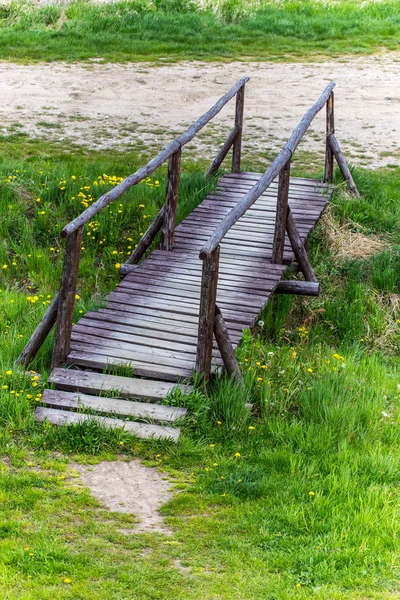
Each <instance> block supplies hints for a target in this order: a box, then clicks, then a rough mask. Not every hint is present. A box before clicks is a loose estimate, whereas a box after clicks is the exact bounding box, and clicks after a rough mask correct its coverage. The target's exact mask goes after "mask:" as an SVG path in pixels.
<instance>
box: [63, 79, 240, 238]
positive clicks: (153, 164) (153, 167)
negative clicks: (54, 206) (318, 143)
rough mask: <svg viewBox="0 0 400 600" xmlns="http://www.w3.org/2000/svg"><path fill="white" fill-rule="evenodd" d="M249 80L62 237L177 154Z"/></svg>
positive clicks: (90, 209) (82, 217)
mask: <svg viewBox="0 0 400 600" xmlns="http://www.w3.org/2000/svg"><path fill="white" fill-rule="evenodd" d="M249 79H250V77H243V79H240V80H239V81H238V82H237V83H235V85H234V86H232V88H231V89H230V90H229V92H227V93H226V94H225V95H224V96H222V97H221V98H220V99H219V100H218V102H216V103H215V104H214V106H213V107H212V108H210V110H208V111H207V112H206V113H204V114H203V115H202V116H201V117H200V118H199V119H197V121H195V123H193V124H192V125H191V126H190V127H189V128H188V129H187V130H186V131H185V132H184V133H182V134H181V135H178V137H176V138H175V139H174V140H173V141H172V142H170V143H169V144H167V146H165V148H163V149H162V150H161V152H159V153H158V154H157V156H155V157H154V158H152V159H151V160H150V161H149V162H148V163H147V164H146V165H145V166H144V167H141V168H140V169H139V170H138V171H136V172H135V173H133V174H132V175H129V176H128V177H126V178H125V179H124V181H122V182H121V183H119V184H118V185H116V186H115V187H114V188H113V189H112V190H110V191H109V192H107V193H106V194H103V196H100V198H99V199H98V200H96V202H94V203H93V204H92V205H91V206H89V208H87V209H86V210H85V211H83V213H82V214H80V215H79V216H78V217H76V219H74V220H73V221H71V222H70V223H68V225H66V226H65V227H64V229H63V230H62V231H61V235H62V237H68V236H69V235H71V233H73V232H74V231H76V230H77V229H78V228H79V227H82V225H85V223H88V222H89V221H90V219H92V218H93V217H94V216H95V215H97V214H98V213H99V212H100V211H101V210H102V209H103V208H104V207H105V206H107V205H108V204H110V202H113V201H114V200H117V199H118V198H119V197H120V196H122V194H124V193H125V192H126V191H127V190H129V189H130V188H131V187H133V186H134V185H136V184H137V183H139V181H142V180H143V179H145V178H146V177H149V175H151V174H152V173H153V172H154V171H155V170H156V169H158V167H160V166H161V165H162V164H163V163H164V162H165V161H166V160H168V159H169V157H170V156H172V155H173V154H175V152H178V150H180V148H182V147H183V146H184V145H185V144H187V143H188V142H190V141H191V140H192V139H193V138H194V136H195V135H196V133H198V132H199V131H200V129H202V128H203V127H205V125H207V123H209V122H210V121H211V119H213V118H214V117H215V115H217V114H218V113H219V112H220V111H221V110H222V108H223V107H224V106H225V104H227V103H228V102H229V100H231V99H232V98H233V97H234V96H235V95H236V94H237V93H238V92H239V91H240V90H241V89H242V88H243V86H244V85H245V84H246V83H247V82H248V81H249Z"/></svg>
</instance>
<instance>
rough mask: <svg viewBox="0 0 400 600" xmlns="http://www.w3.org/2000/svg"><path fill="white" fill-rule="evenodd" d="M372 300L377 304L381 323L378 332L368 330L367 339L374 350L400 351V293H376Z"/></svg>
mask: <svg viewBox="0 0 400 600" xmlns="http://www.w3.org/2000/svg"><path fill="white" fill-rule="evenodd" d="M374 300H375V302H376V304H377V305H378V306H379V308H380V310H381V312H382V315H383V323H382V329H381V332H380V334H378V335H377V334H376V331H375V332H374V333H372V332H370V331H368V333H367V336H366V338H367V341H368V342H369V343H370V344H371V346H372V347H373V348H374V349H375V350H376V349H379V350H384V351H386V352H389V353H395V354H398V353H399V351H400V329H399V316H400V294H384V293H376V294H375V295H374Z"/></svg>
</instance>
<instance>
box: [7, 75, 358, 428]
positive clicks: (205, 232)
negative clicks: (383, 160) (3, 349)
mask: <svg viewBox="0 0 400 600" xmlns="http://www.w3.org/2000/svg"><path fill="white" fill-rule="evenodd" d="M247 81H248V78H245V79H242V80H241V81H239V82H238V83H237V84H236V85H235V86H233V88H232V89H231V90H230V91H229V92H228V93H227V94H226V95H225V96H223V97H222V98H221V99H220V100H219V101H218V102H217V103H216V104H215V105H214V106H213V107H212V108H211V109H210V110H209V111H208V112H207V113H205V114H204V115H203V116H202V117H201V118H200V119H199V120H198V121H196V123H194V124H193V125H192V126H191V127H189V129H188V130H187V131H186V132H185V133H184V134H182V135H180V136H179V137H177V138H176V139H175V140H174V141H173V142H171V143H170V144H168V145H167V146H166V147H165V148H164V149H163V150H162V151H161V152H160V153H159V154H158V155H157V156H156V157H155V158H153V159H152V160H151V161H150V162H149V163H148V164H147V165H145V166H144V167H142V168H141V169H139V171H137V172H136V173H134V174H133V175H130V176H129V177H127V178H126V179H125V180H124V181H123V182H122V183H120V184H119V185H117V186H116V187H115V188H113V189H112V190H111V191H110V192H108V193H106V194H105V195H103V196H102V197H101V198H99V199H98V200H97V201H96V202H95V203H94V204H93V205H92V206H90V207H89V208H88V209H86V210H85V211H84V212H83V213H82V214H81V215H80V216H78V217H77V218H76V219H75V220H74V221H72V222H71V223H69V224H68V225H67V226H66V227H64V229H63V231H62V236H63V237H66V247H65V255H64V267H63V273H62V281H61V286H60V290H59V292H58V293H57V295H56V296H55V298H54V300H53V302H52V303H51V305H50V306H49V308H48V310H47V312H46V314H45V315H44V317H43V319H42V321H41V323H40V324H39V326H38V328H37V329H36V331H35V333H34V334H33V336H32V338H31V339H30V341H29V342H28V344H27V345H26V347H25V349H24V350H23V352H22V354H21V355H20V357H19V358H18V361H17V362H18V363H19V364H23V365H25V366H27V365H28V364H29V363H30V362H31V360H32V359H33V358H34V356H35V355H36V352H37V351H38V349H39V347H40V346H41V344H42V343H43V341H44V339H45V338H46V336H47V335H48V333H49V332H50V330H51V329H52V327H53V325H54V324H55V340H54V348H53V358H52V372H51V374H50V377H49V379H48V388H47V389H46V390H45V392H44V394H43V398H42V401H43V402H42V406H41V407H38V408H37V410H36V418H37V419H38V420H45V419H48V420H49V421H50V422H52V423H55V424H62V423H75V422H78V421H80V420H82V419H86V418H94V419H97V420H100V421H102V422H103V423H104V424H106V425H109V426H113V427H125V428H126V429H127V430H129V431H132V432H133V433H135V434H136V435H138V436H141V437H152V436H154V437H170V438H173V439H177V437H178V435H179V429H178V428H177V427H176V424H177V423H178V424H179V420H180V419H182V418H183V417H184V415H185V412H186V411H185V409H182V408H176V407H170V406H166V405H164V404H162V405H160V404H157V402H158V401H159V400H162V399H164V398H165V397H166V396H167V395H168V393H170V392H171V391H172V389H173V388H174V387H175V386H180V387H181V388H183V389H190V385H191V381H192V377H193V374H194V373H195V372H197V373H198V374H200V375H201V376H202V377H203V379H204V381H205V382H207V381H208V380H209V378H210V377H211V376H212V374H213V372H215V371H216V370H218V369H220V368H223V367H225V368H226V370H227V372H228V374H229V375H231V376H234V377H236V378H238V379H240V378H241V375H240V370H239V366H238V363H237V360H236V357H235V352H234V350H235V348H236V347H237V346H238V344H239V343H240V340H241V337H242V333H243V330H244V329H246V328H249V327H252V326H253V325H254V324H255V322H256V320H257V318H258V316H259V314H260V312H261V311H262V310H263V308H264V307H265V306H266V304H267V302H268V300H269V299H270V297H271V295H272V294H273V293H292V294H306V295H318V293H319V284H318V282H317V279H316V277H315V274H314V271H313V269H312V266H311V264H310V261H309V258H308V254H307V249H306V247H307V246H306V244H307V236H308V235H309V233H310V232H311V231H312V230H313V228H314V227H315V225H316V223H317V221H318V219H319V218H320V217H321V215H322V213H323V211H324V209H325V207H326V205H327V203H328V201H329V198H330V196H331V194H332V191H333V185H332V181H333V159H334V157H336V159H337V162H338V164H339V166H340V168H341V170H342V173H343V175H344V177H345V178H346V180H347V182H348V185H349V187H350V189H351V190H352V191H353V192H354V193H358V192H357V190H356V188H355V185H354V182H353V180H352V178H351V175H350V172H349V170H348V168H347V165H346V163H345V161H344V158H343V155H342V153H341V151H340V148H339V145H338V143H337V140H336V138H335V136H334V118H333V116H334V113H333V91H332V90H333V87H334V85H335V84H334V83H331V84H330V85H328V87H327V88H326V89H325V91H324V92H323V94H322V95H321V97H320V98H319V100H318V101H317V102H316V103H315V104H314V105H313V106H312V107H311V108H310V109H309V110H308V111H307V112H306V114H305V115H304V117H303V119H302V120H301V121H300V123H299V125H298V127H297V128H296V129H295V131H294V132H293V134H292V136H291V137H290V139H289V140H288V142H287V143H286V144H285V146H284V147H283V149H282V150H281V151H280V152H279V154H278V155H277V157H276V158H275V160H274V161H273V162H272V164H271V165H270V166H269V168H268V169H267V170H266V172H265V173H264V174H258V173H251V172H241V170H240V159H241V146H242V130H243V107H244V89H245V84H246V82H247ZM234 97H236V112H235V124H234V127H233V129H232V131H231V133H230V134H229V136H228V138H227V140H226V142H225V144H224V145H223V147H222V148H221V150H220V152H219V153H218V155H217V157H216V158H215V160H214V161H213V163H212V165H211V167H210V169H209V171H208V174H209V175H212V174H214V173H215V172H216V171H217V170H218V169H219V167H220V165H221V164H222V161H223V160H224V159H225V157H226V155H227V154H228V152H229V151H230V149H232V170H231V173H229V174H226V175H224V176H223V177H222V178H221V179H220V180H219V181H218V183H217V186H216V189H215V191H213V192H212V193H211V194H209V195H208V196H207V198H206V199H205V200H204V201H203V202H202V203H201V204H199V206H197V208H196V209H195V210H194V211H193V212H192V213H191V214H190V215H189V216H188V217H187V218H186V219H185V220H184V221H183V222H182V223H181V224H180V225H179V226H177V227H176V224H175V221H176V209H177V203H178V191H179V177H180V164H181V153H182V148H183V146H184V145H185V144H187V143H188V142H189V141H190V140H191V139H193V137H194V136H195V134H196V133H197V132H198V131H199V130H200V129H202V128H203V127H204V126H205V125H206V124H207V123H208V122H209V121H210V120H211V119H212V118H213V117H214V116H215V115H216V114H217V113H218V112H219V111H220V110H221V109H222V107H223V106H225V104H226V103H227V102H228V101H229V100H231V99H232V98H234ZM325 105H326V111H327V112H326V114H327V119H326V160H325V177H324V181H323V182H322V181H315V180H312V179H304V178H295V177H290V161H291V158H292V155H293V153H294V151H295V149H296V147H297V146H298V144H299V142H300V140H301V139H302V137H303V135H304V133H305V132H306V131H307V129H308V127H309V126H310V123H311V122H312V120H313V118H314V117H315V115H316V114H317V113H318V112H319V111H320V110H321V109H322V108H323V107H324V106H325ZM167 160H168V161H169V162H168V176H167V190H166V202H165V205H164V206H163V208H162V209H161V210H160V212H159V214H158V215H157V216H156V217H155V219H154V221H153V223H152V224H151V225H150V227H149V228H148V230H147V232H146V233H145V234H144V235H143V237H142V238H141V241H140V243H139V244H138V246H137V247H136V249H135V251H134V252H133V254H132V255H131V256H130V258H129V259H128V261H127V263H126V264H124V265H122V266H121V275H122V280H121V282H120V283H119V285H117V287H116V288H115V289H114V290H113V291H112V292H111V293H110V294H109V295H108V297H107V303H106V306H105V307H104V308H100V309H99V310H98V311H96V312H94V311H92V312H88V313H87V314H86V315H84V317H82V318H81V319H80V320H79V321H78V322H77V323H76V325H73V314H74V302H75V295H76V285H77V278H78V267H79V255H80V249H81V243H82V230H83V227H84V225H85V224H86V223H88V222H89V221H90V220H91V219H92V218H93V217H94V216H95V215H96V214H98V213H99V212H100V211H101V210H102V209H103V208H104V207H105V206H106V205H107V204H109V203H110V202H112V201H114V200H116V199H117V198H119V197H120V196H121V195H122V194H123V193H124V192H125V191H126V190H128V189H129V188H131V187H132V186H133V185H136V184H137V183H139V182H140V181H142V180H143V179H144V178H146V177H148V176H149V175H150V174H151V173H153V172H154V171H155V170H156V169H157V168H158V167H159V166H160V165H162V164H163V163H164V162H165V161H167ZM160 231H161V245H160V249H153V250H152V251H151V252H146V251H147V250H148V249H149V248H150V246H151V244H152V243H153V242H154V240H155V238H156V236H157V234H158V233H159V232H160ZM145 254H146V257H145V258H144V259H143V257H144V256H145ZM293 261H296V262H297V264H298V266H299V269H300V271H301V272H302V273H303V276H304V281H300V280H295V281H290V280H284V277H285V273H286V270H287V267H288V265H290V264H291V263H292V262H293ZM121 366H124V367H129V368H130V370H131V373H132V375H131V376H121V375H119V376H118V375H113V374H109V372H110V370H111V371H112V370H113V369H114V370H115V367H121ZM82 410H83V412H82ZM89 413H90V414H89Z"/></svg>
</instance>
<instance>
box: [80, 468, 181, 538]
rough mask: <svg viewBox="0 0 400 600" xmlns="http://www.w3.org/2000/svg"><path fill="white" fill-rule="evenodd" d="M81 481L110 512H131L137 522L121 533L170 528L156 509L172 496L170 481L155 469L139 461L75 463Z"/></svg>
mask: <svg viewBox="0 0 400 600" xmlns="http://www.w3.org/2000/svg"><path fill="white" fill-rule="evenodd" d="M73 469H74V470H76V471H78V472H79V473H80V474H81V480H82V482H83V484H84V485H85V486H87V487H88V488H89V489H90V492H91V494H92V495H93V496H94V497H95V498H96V499H97V500H99V501H100V502H101V503H102V504H104V505H105V506H106V507H107V508H108V509H109V510H111V511H113V512H124V513H133V514H134V515H135V516H137V517H138V519H139V523H138V524H137V525H136V526H135V528H134V529H129V530H123V533H127V534H129V533H142V532H159V533H164V534H166V535H169V534H171V530H170V529H168V527H167V526H166V525H165V523H164V520H163V518H162V516H161V515H160V513H159V508H160V506H161V505H162V504H165V503H166V502H168V500H169V499H170V498H171V497H172V494H171V492H170V488H171V483H170V482H169V481H167V480H166V479H163V477H162V476H161V475H160V473H159V472H158V471H157V470H156V469H150V468H148V467H145V466H144V465H142V463H141V462H140V461H139V460H131V461H129V462H124V461H121V460H118V461H113V462H101V463H99V464H97V465H91V466H87V465H79V464H74V465H73Z"/></svg>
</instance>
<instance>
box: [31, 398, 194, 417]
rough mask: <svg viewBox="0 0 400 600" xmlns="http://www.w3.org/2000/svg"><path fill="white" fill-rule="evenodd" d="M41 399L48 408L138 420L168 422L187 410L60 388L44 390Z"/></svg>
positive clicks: (182, 414) (183, 414)
mask: <svg viewBox="0 0 400 600" xmlns="http://www.w3.org/2000/svg"><path fill="white" fill-rule="evenodd" d="M41 401H42V403H43V404H45V405H46V406H47V407H49V408H59V409H62V410H78V409H79V408H90V409H91V410H95V411H96V412H99V413H105V414H113V413H114V414H115V415H121V416H125V417H134V418H136V419H139V420H147V419H150V420H152V421H161V422H169V423H173V422H174V421H177V420H180V419H183V418H184V416H185V414H186V412H187V410H186V408H178V407H175V406H164V405H160V404H150V403H149V402H133V401H132V400H119V399H116V398H103V397H102V396H101V397H99V396H89V395H87V394H82V393H80V392H62V391H60V390H45V391H44V393H43V397H42V399H41Z"/></svg>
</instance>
